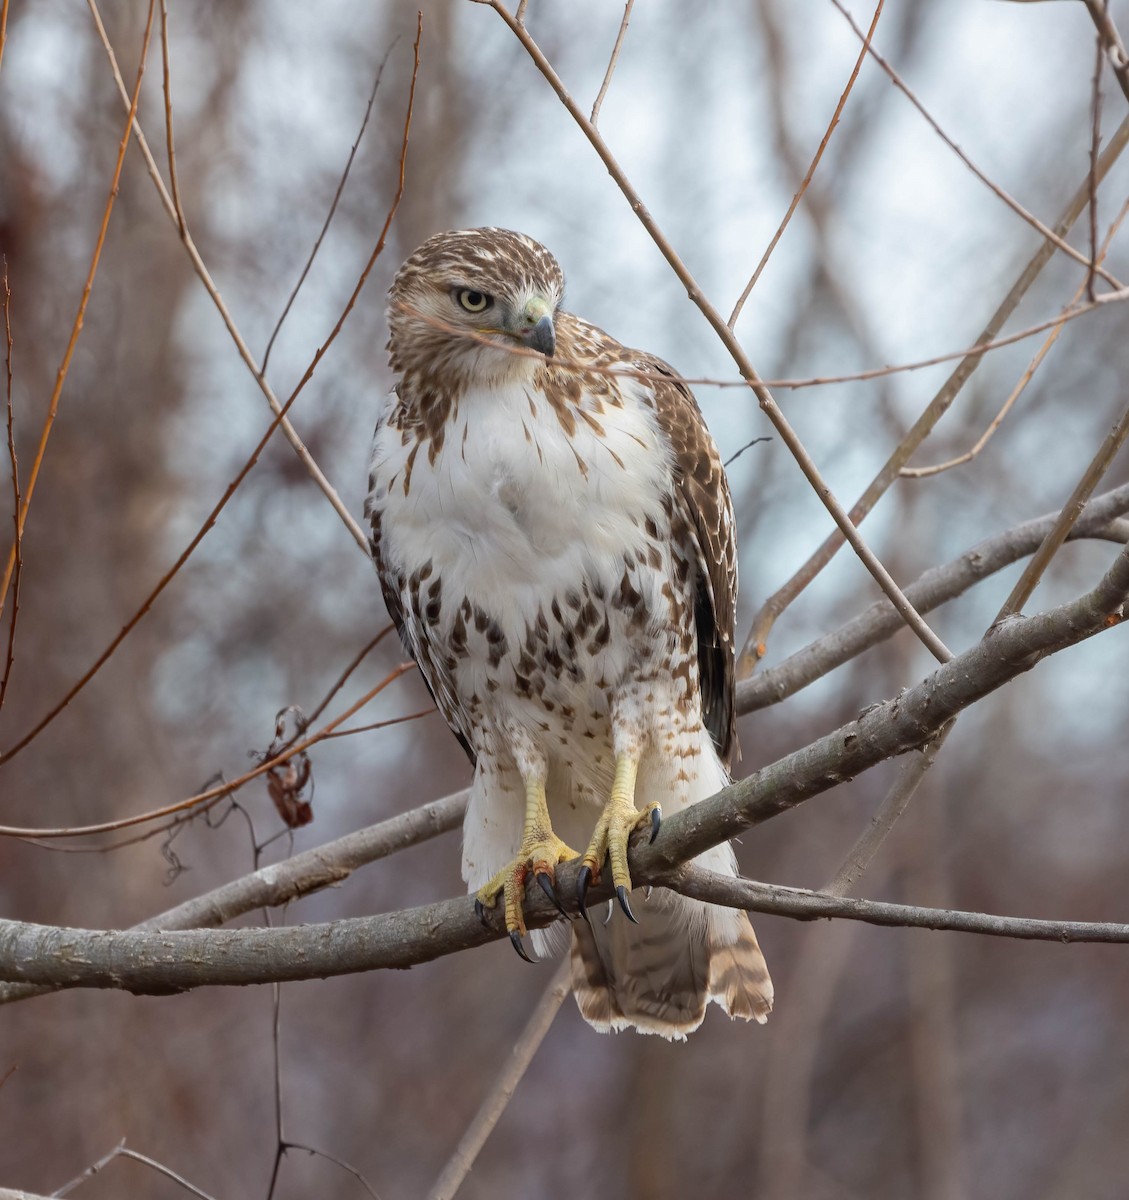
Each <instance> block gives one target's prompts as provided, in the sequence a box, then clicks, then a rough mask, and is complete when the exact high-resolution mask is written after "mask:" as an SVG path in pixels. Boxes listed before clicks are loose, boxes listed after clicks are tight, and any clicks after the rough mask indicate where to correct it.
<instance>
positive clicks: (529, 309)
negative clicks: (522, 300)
mask: <svg viewBox="0 0 1129 1200" xmlns="http://www.w3.org/2000/svg"><path fill="white" fill-rule="evenodd" d="M518 337H519V338H520V339H521V341H522V342H524V343H525V345H527V346H529V347H530V348H531V349H533V350H537V351H539V352H540V353H541V354H544V355H545V357H546V358H552V357H553V351H554V350H555V349H556V346H557V334H556V330H555V329H554V328H553V310H552V309H551V308H550V307H549V305H548V304H547V303H546V302H545V301H544V300H542V299H541V297H540V296H534V297H533V298H532V299H531V300H530V301H529V302H528V303H527V304H526V306H525V308H524V310H523V311H522V314H521V328H520V331H519V333H518Z"/></svg>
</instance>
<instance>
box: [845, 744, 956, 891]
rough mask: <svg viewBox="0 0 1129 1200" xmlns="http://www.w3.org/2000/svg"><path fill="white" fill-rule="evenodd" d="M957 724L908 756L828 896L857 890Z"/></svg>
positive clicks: (851, 849) (861, 834)
mask: <svg viewBox="0 0 1129 1200" xmlns="http://www.w3.org/2000/svg"><path fill="white" fill-rule="evenodd" d="M953 724H955V722H950V723H949V724H948V725H945V726H944V727H943V728H942V729H941V730H940V731H939V732H938V733H937V735H936V737H933V738H931V739H930V740H929V741H928V742H926V744H925V745H924V746H923V747H922V748H921V749H920V750H914V751H912V752H911V753H909V754H907V755H906V757H905V761H904V762H903V763H902V767H901V770H900V771H899V772H898V777H897V779H895V780H894V785H893V787H891V788H890V790H889V791H888V792H887V793H886V795H885V796H884V797H883V799H882V803H881V804H880V805H879V806H878V808H877V810H876V811H875V813H874V815H873V816H872V817H871V818H870V821H869V823H868V824H867V826H866V828H865V829H864V830H863V831H862V833H860V834H859V836H858V837H857V838H856V839H855V842H854V845H853V846H851V848H850V850H848V851H847V854H846V857H845V858H844V859H843V862H842V864H841V865H840V867H839V869H838V871H836V872H835V875H834V876H833V878H832V879H831V882H830V883H828V884H827V886H826V887H825V888H823V893H824V895H827V896H836V897H840V898H841V897H843V896H846V895H849V893H850V892H851V891H852V890H853V889H854V886H855V884H856V883H857V882H858V881H859V879H860V878H861V877H862V875H863V874H864V872H865V871H867V870H868V869H869V867H870V864H871V863H872V862H873V861H874V856H875V855H876V854H877V853H878V851H879V850H880V849H881V847H882V843H883V842H884V841H885V840H886V839H887V838H888V837H889V836H890V831H891V830H892V829H893V828H894V825H895V824H896V823H897V821H898V819H899V818H900V817H901V815H902V813H904V812H905V811H906V808H907V807H908V806H909V802H910V801H911V800H912V799H913V797H914V793H915V792H916V791H917V789H918V788H919V787H920V786H921V781H922V780H923V779H924V778H925V776H926V774H927V773H928V771H929V769H930V768H931V767H932V766H933V763H934V762H935V761H936V759H937V755H938V754H939V753H940V750H941V747H942V746H943V745H944V744H945V740H946V739H947V738H948V736H949V734H950V733H951V732H952V729H953Z"/></svg>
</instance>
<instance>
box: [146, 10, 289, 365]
mask: <svg viewBox="0 0 1129 1200" xmlns="http://www.w3.org/2000/svg"><path fill="white" fill-rule="evenodd" d="M161 74H162V83H163V85H164V95H165V145H166V147H167V149H168V156H169V188H170V189H171V191H172V203H173V208H174V209H175V210H176V220H177V225H178V226H179V228H180V236H181V238H182V239H183V238H185V237H187V236H188V222H187V221H186V220H185V219H184V206H183V205H182V204H181V202H180V182H179V180H178V179H177V175H176V148H175V146H174V144H173V135H172V70H171V67H170V64H169V6H168V0H161ZM263 370H264V371H265V370H266V363H263Z"/></svg>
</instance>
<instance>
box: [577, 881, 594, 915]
mask: <svg viewBox="0 0 1129 1200" xmlns="http://www.w3.org/2000/svg"><path fill="white" fill-rule="evenodd" d="M591 883H592V868H591V867H581V868H580V872H579V874H578V875H577V876H576V905H577V907H578V908H579V909H580V915H581V916H582V917H583V918H584V919H585V920H586V921H588V924H589V925H591V924H592V922H591V921H590V920H589V918H588V904H587V900H588V888H589V886H590V884H591Z"/></svg>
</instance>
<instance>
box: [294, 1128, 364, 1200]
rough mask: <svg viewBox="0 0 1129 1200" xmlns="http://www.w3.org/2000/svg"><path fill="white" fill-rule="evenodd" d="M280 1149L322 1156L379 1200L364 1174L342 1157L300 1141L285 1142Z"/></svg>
mask: <svg viewBox="0 0 1129 1200" xmlns="http://www.w3.org/2000/svg"><path fill="white" fill-rule="evenodd" d="M282 1149H283V1152H285V1151H287V1150H301V1151H303V1153H305V1154H310V1155H315V1156H316V1157H318V1158H324V1159H325V1161H326V1162H331V1163H333V1165H334V1166H335V1167H340V1168H341V1170H342V1171H345V1172H346V1173H347V1174H349V1175H352V1177H353V1178H354V1179H355V1180H356V1181H357V1182H358V1183H359V1184H360V1185H361V1187H363V1188H364V1189H365V1191H366V1192H368V1194H369V1195H370V1196H371V1197H372V1198H373V1200H380V1197H379V1196H378V1195H377V1194H376V1192H375V1191H374V1189H373V1186H372V1184H371V1183H369V1181H368V1180H367V1179H366V1178H365V1177H364V1175H362V1174H361V1172H360V1171H358V1170H357V1168H356V1167H351V1166H350V1165H349V1164H348V1163H347V1162H345V1160H344V1159H341V1158H336V1157H334V1155H332V1154H327V1153H326V1151H324V1150H318V1149H317V1148H316V1147H314V1146H306V1145H303V1144H302V1143H301V1142H287V1143H286V1144H285V1145H284V1146H283V1148H282Z"/></svg>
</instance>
